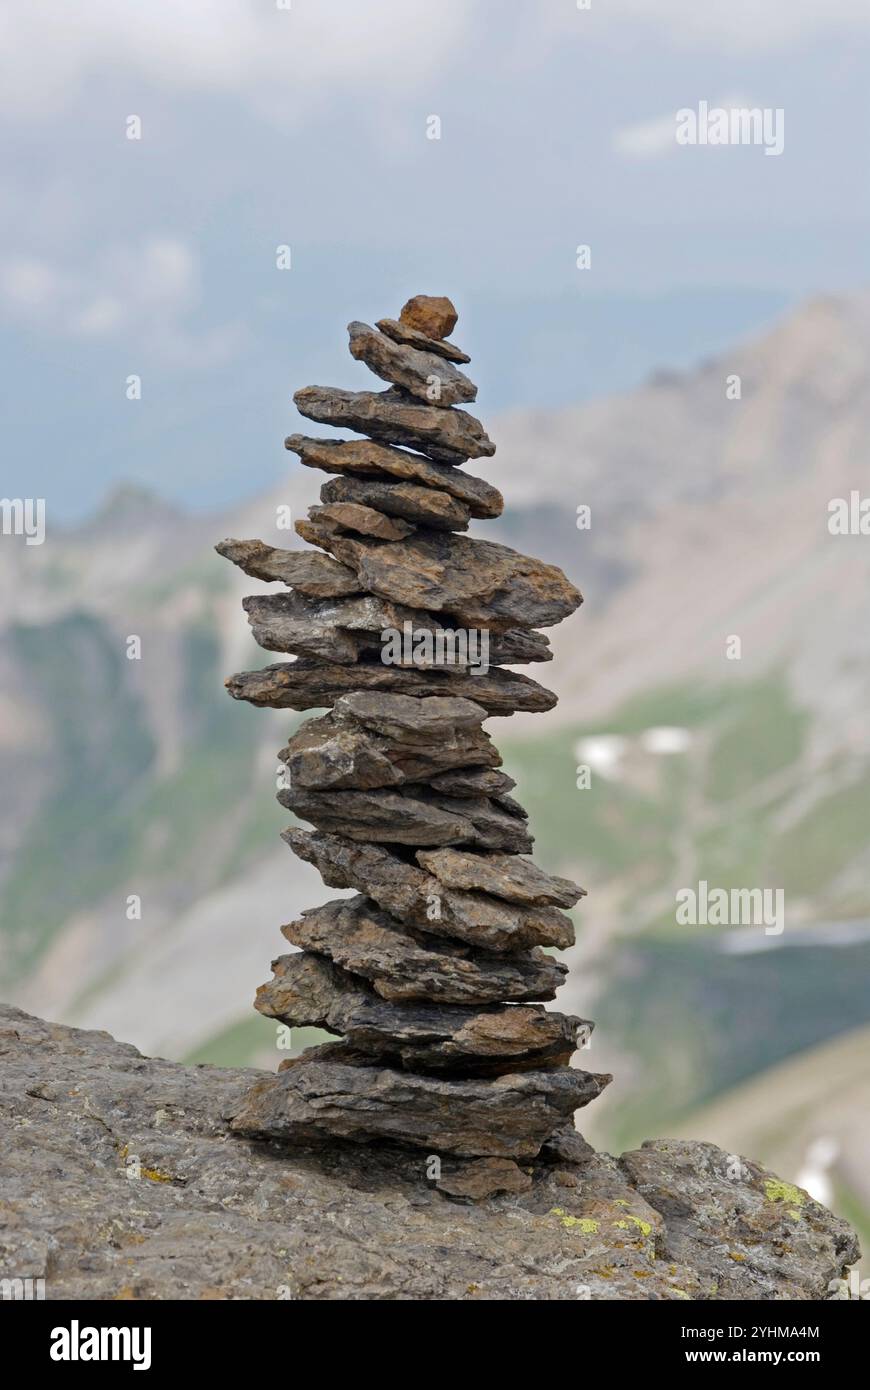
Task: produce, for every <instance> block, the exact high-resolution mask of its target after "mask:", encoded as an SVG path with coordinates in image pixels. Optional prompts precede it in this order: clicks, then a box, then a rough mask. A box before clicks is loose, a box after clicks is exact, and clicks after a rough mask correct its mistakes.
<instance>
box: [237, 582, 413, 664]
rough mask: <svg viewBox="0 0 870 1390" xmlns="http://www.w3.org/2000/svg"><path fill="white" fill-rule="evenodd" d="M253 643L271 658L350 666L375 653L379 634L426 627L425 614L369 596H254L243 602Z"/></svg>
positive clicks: (293, 594)
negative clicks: (287, 654)
mask: <svg viewBox="0 0 870 1390" xmlns="http://www.w3.org/2000/svg"><path fill="white" fill-rule="evenodd" d="M242 607H243V608H244V610H245V612H246V613H247V615H248V622H249V623H250V624H251V629H252V631H253V634H254V637H255V639H256V641H257V642H258V643H259V645H260V646H261V647H263V648H265V650H267V651H271V652H291V653H297V654H299V655H303V656H314V657H320V658H321V659H322V660H323V661H335V662H339V663H340V664H342V665H346V664H349V663H350V664H352V663H354V662H356V661H358V660H359V659H360V657H361V656H362V655H363V654H364V653H365V652H367V651H369V652H371V651H373V650H377V649H378V647H379V643H380V633H381V632H382V631H384V630H385V629H387V628H397V629H401V627H402V624H403V623H405V622H410V623H413V624H415V625H417V624H421V625H423V624H430V623H431V619H430V618H429V616H428V614H426V613H422V612H420V611H419V610H417V609H413V608H404V607H402V606H401V605H397V604H394V603H390V602H389V601H388V600H386V599H382V598H378V597H377V596H376V595H374V594H362V595H354V596H352V597H350V598H340V599H311V598H306V597H305V596H304V595H302V594H297V593H292V594H256V595H253V596H251V597H248V598H244V599H242Z"/></svg>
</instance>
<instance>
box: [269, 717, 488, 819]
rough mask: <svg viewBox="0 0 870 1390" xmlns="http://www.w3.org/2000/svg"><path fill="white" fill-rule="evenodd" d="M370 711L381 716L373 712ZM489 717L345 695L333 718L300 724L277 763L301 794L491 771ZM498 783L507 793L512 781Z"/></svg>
mask: <svg viewBox="0 0 870 1390" xmlns="http://www.w3.org/2000/svg"><path fill="white" fill-rule="evenodd" d="M372 704H377V705H379V706H380V709H379V710H373V709H371V708H368V707H367V706H371V705H372ZM409 707H410V708H409ZM415 714H416V716H417V717H416V718H415ZM485 717H486V710H484V709H483V708H482V707H481V706H480V705H476V704H474V703H473V702H472V701H470V700H458V699H440V698H438V697H437V696H431V697H429V698H428V699H422V700H415V699H413V697H411V696H408V695H389V694H384V695H379V696H375V697H372V696H370V695H368V696H367V695H365V694H362V693H360V694H359V695H356V696H354V695H351V696H342V698H341V699H339V700H337V701H336V703H335V706H334V708H333V710H332V713H331V714H329V715H326V716H324V717H323V718H322V719H309V720H307V721H306V722H305V723H304V724H303V725H301V727H300V728H299V729H298V730H297V732H296V733H295V734H294V735H293V737H292V738H291V740H290V742H289V743H288V745H287V747H286V748H284V749H282V750H281V752H280V753H279V754H278V757H279V758H280V759H281V761H282V762H283V763H284V764H285V765H286V767H287V772H288V780H289V783H290V785H292V786H295V787H300V788H310V789H320V790H324V789H326V788H336V789H338V788H344V789H350V790H368V789H370V788H373V787H393V786H399V785H401V784H402V783H404V782H408V781H410V780H414V781H417V780H422V781H429V780H430V779H431V778H432V776H433V775H434V774H437V773H442V772H444V771H445V770H448V771H450V770H452V769H457V768H461V769H464V772H463V774H462V775H464V776H466V777H468V776H469V775H470V774H469V772H468V769H469V768H474V767H482V768H484V769H487V768H492V767H493V766H494V765H496V764H497V763H498V762H499V761H500V759H499V754H498V752H497V750H496V749H495V747H494V746H493V743H492V741H491V739H490V737H489V735H488V734H486V733H484V731H483V729H482V728H481V720H482V719H484V718H485ZM493 775H494V776H495V774H493ZM499 777H500V778H502V779H503V780H498V781H496V782H495V783H493V784H492V789H493V790H495V791H502V790H508V789H509V788H507V787H506V786H504V783H506V782H507V783H510V782H511V779H510V778H505V777H504V776H503V774H499ZM511 785H512V783H511ZM436 790H442V788H440V787H438V788H436ZM443 790H445V791H448V792H449V790H450V789H449V787H445V788H443ZM488 791H489V787H487V786H486V784H481V785H479V786H478V788H477V794H478V795H480V794H486V793H487V792H488Z"/></svg>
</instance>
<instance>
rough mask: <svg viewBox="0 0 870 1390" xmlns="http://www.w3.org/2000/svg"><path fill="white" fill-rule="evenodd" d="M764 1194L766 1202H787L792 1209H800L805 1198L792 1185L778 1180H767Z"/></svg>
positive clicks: (798, 1189)
mask: <svg viewBox="0 0 870 1390" xmlns="http://www.w3.org/2000/svg"><path fill="white" fill-rule="evenodd" d="M764 1193H765V1196H766V1197H767V1200H768V1202H789V1203H790V1204H791V1206H793V1207H802V1206H803V1204H804V1202H805V1201H806V1196H805V1194H804V1193H803V1192H801V1190H800V1188H799V1187H795V1186H794V1184H793V1183H790V1182H782V1181H781V1179H780V1178H767V1179H765V1183H764Z"/></svg>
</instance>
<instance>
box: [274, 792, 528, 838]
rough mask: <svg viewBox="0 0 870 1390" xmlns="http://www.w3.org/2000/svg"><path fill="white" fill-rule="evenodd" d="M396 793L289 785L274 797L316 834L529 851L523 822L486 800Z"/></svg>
mask: <svg viewBox="0 0 870 1390" xmlns="http://www.w3.org/2000/svg"><path fill="white" fill-rule="evenodd" d="M414 790H415V794H414V795H412V794H410V792H409V791H408V790H407V789H406V788H399V789H397V790H395V791H393V790H389V789H386V788H375V789H373V790H370V791H357V790H343V789H340V788H337V789H334V790H329V791H310V790H309V789H308V788H306V787H300V786H297V785H295V784H291V785H290V786H289V787H281V788H280V789H279V791H278V793H277V797H278V800H279V801H280V803H281V805H282V806H284V807H286V809H287V810H288V811H292V812H293V814H294V815H296V816H298V817H299V819H300V820H305V821H309V822H310V823H311V824H312V825H315V826H317V828H318V830H325V831H327V832H328V833H330V834H334V835H342V836H344V837H345V838H347V839H349V840H364V841H368V842H369V843H371V844H398V845H476V846H478V847H479V848H481V849H495V850H506V851H508V852H509V853H513V854H523V853H526V852H528V850H530V849H531V846H532V838H531V836H530V835H529V833H528V830H527V829H526V827H525V824H524V823H523V821H521V820H519V819H518V818H517V817H515V816H511V815H509V814H507V813H506V812H505V811H504V810H502V808H501V807H499V806H497V805H496V804H495V803H494V802H493V801H491V800H490V799H489V798H488V797H462V798H460V797H447V796H444V795H441V794H439V793H437V792H434V791H431V790H430V789H429V788H426V787H415V789H414Z"/></svg>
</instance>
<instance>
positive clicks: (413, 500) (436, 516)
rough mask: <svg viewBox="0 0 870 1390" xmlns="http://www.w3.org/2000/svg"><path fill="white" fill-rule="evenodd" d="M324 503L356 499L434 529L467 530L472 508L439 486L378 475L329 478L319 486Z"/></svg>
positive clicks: (388, 513) (359, 502)
mask: <svg viewBox="0 0 870 1390" xmlns="http://www.w3.org/2000/svg"><path fill="white" fill-rule="evenodd" d="M320 500H321V502H325V503H333V502H355V503H357V504H358V505H360V506H364V507H372V508H374V509H375V510H376V511H379V512H383V513H384V514H385V515H386V516H393V517H401V518H402V519H403V520H405V521H410V522H412V523H413V524H414V525H415V526H431V527H432V528H433V530H435V531H467V530H468V523H469V521H470V520H471V512H470V511H469V510H468V508H467V507H466V506H465V503H464V502H460V501H459V499H458V497H452V496H451V495H450V493H449V492H442V491H441V490H440V489H439V488H433V487H421V486H420V485H419V484H418V483H387V482H381V481H379V480H378V479H376V478H353V477H344V478H330V479H329V482H327V483H324V484H323V486H322V487H321V489H320Z"/></svg>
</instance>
